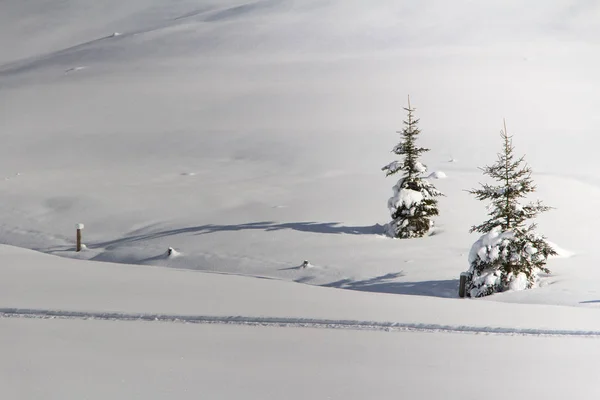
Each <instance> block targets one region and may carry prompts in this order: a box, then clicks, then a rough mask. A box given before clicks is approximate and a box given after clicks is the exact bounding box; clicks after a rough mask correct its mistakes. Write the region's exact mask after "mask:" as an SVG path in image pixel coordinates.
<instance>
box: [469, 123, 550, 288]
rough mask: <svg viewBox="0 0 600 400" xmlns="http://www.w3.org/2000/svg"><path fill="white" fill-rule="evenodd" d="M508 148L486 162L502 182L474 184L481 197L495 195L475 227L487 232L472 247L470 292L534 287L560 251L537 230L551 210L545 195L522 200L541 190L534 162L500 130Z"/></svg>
mask: <svg viewBox="0 0 600 400" xmlns="http://www.w3.org/2000/svg"><path fill="white" fill-rule="evenodd" d="M500 136H501V137H502V140H503V148H502V152H501V153H498V160H497V161H496V163H495V164H494V165H492V166H486V167H484V168H482V171H483V174H484V175H488V176H489V177H491V178H492V179H494V180H495V181H496V182H497V184H496V185H489V184H482V185H481V186H482V187H481V189H477V190H470V191H469V192H470V193H471V194H474V195H475V197H476V198H477V199H478V200H482V201H490V205H489V206H488V210H489V212H488V215H489V217H490V218H489V219H488V220H487V221H485V222H483V223H482V224H480V225H477V226H473V227H472V228H471V230H470V232H480V233H483V235H482V236H481V237H480V238H479V240H478V241H477V242H475V243H474V244H473V246H472V248H471V251H470V253H469V264H470V268H469V271H468V273H467V287H466V291H467V293H466V294H467V296H469V297H482V296H487V295H490V294H493V293H496V292H502V291H505V290H508V289H512V290H522V289H529V288H531V287H533V286H534V285H535V284H536V282H537V276H538V273H539V272H540V271H544V272H549V271H548V269H547V268H546V267H545V265H546V261H547V259H548V257H549V256H551V255H555V254H556V251H555V250H554V249H553V248H552V247H551V246H550V244H549V243H548V242H547V241H546V238H545V237H544V236H542V235H539V234H538V233H536V231H535V229H536V224H535V223H533V222H531V220H533V219H534V218H535V217H536V216H537V215H538V214H539V213H541V212H545V211H548V210H549V209H550V207H547V206H544V205H543V204H542V203H541V202H540V201H539V200H538V201H535V202H528V203H522V201H523V199H525V197H526V196H527V195H528V194H529V193H532V192H535V189H536V187H535V185H534V183H533V180H532V179H531V168H530V167H529V166H528V165H527V164H526V163H525V161H524V157H520V158H515V156H514V147H513V144H512V136H509V135H508V133H507V131H506V122H505V123H504V130H503V131H500Z"/></svg>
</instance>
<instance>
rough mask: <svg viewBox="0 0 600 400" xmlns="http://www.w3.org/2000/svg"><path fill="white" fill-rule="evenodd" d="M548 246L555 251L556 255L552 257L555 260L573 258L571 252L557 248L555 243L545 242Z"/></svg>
mask: <svg viewBox="0 0 600 400" xmlns="http://www.w3.org/2000/svg"><path fill="white" fill-rule="evenodd" d="M547 242H548V244H549V245H550V247H552V248H553V249H554V251H556V255H555V256H554V257H556V258H569V257H572V256H573V254H574V253H573V252H570V251H569V250H565V249H563V248H562V247H559V246H558V245H557V244H556V243H552V242H550V241H547Z"/></svg>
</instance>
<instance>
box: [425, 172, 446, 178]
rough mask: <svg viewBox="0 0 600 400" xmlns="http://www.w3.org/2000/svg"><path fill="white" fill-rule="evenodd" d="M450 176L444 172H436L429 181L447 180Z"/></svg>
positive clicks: (430, 176)
mask: <svg viewBox="0 0 600 400" xmlns="http://www.w3.org/2000/svg"><path fill="white" fill-rule="evenodd" d="M447 177H448V176H447V175H446V173H445V172H443V171H434V172H432V173H431V174H429V176H428V177H427V178H428V179H446V178H447Z"/></svg>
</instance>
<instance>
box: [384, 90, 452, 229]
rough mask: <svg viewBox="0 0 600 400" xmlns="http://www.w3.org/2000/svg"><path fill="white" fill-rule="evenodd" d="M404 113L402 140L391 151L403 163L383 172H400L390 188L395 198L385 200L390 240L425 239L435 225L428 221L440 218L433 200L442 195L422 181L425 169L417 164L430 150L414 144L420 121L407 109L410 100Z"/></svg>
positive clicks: (390, 166) (410, 109)
mask: <svg viewBox="0 0 600 400" xmlns="http://www.w3.org/2000/svg"><path fill="white" fill-rule="evenodd" d="M404 109H405V110H406V112H407V113H408V118H407V120H406V121H404V125H405V127H404V129H403V130H402V132H398V133H400V134H402V140H401V142H400V143H399V144H398V145H396V147H394V149H393V150H392V152H393V153H394V154H397V155H399V156H403V159H402V160H401V161H393V162H391V163H390V164H388V165H386V166H385V167H383V168H382V170H383V171H385V172H386V176H390V175H393V174H396V173H398V172H403V175H402V178H400V180H399V181H398V183H396V185H395V186H394V187H393V191H394V195H393V196H392V197H391V198H390V199H389V200H388V209H389V210H390V213H391V216H392V221H391V222H390V223H389V224H387V225H386V230H387V233H388V235H389V236H392V237H395V238H401V239H408V238H416V237H422V236H425V235H426V234H427V233H428V232H430V231H431V229H432V228H433V225H434V224H433V221H432V219H431V217H433V216H435V215H438V214H439V211H438V207H437V200H436V199H435V198H436V197H437V196H442V195H443V194H442V193H441V192H439V191H438V190H437V189H436V188H435V187H434V186H433V185H432V184H431V183H430V182H428V181H427V180H425V179H424V178H423V177H422V175H423V173H425V172H426V171H427V167H426V166H425V165H424V164H422V163H421V162H419V156H420V155H421V154H422V153H424V152H426V151H429V149H425V148H422V147H417V146H416V144H415V141H416V138H417V135H418V134H419V133H421V131H420V130H419V128H418V127H417V124H418V122H419V120H418V119H415V118H414V115H413V113H414V111H415V109H414V108H412V107H411V105H410V97H409V99H408V108H404Z"/></svg>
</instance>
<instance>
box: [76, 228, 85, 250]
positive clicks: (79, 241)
mask: <svg viewBox="0 0 600 400" xmlns="http://www.w3.org/2000/svg"><path fill="white" fill-rule="evenodd" d="M75 229H77V248H76V251H78V252H79V251H81V231H82V230H83V224H76V225H75Z"/></svg>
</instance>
